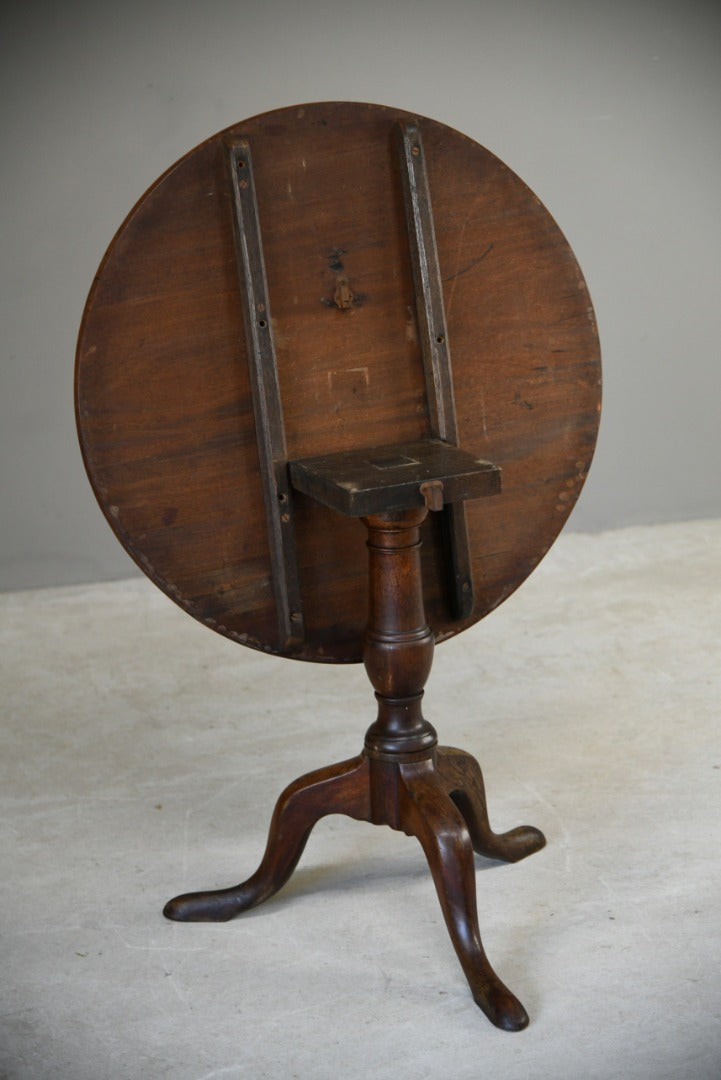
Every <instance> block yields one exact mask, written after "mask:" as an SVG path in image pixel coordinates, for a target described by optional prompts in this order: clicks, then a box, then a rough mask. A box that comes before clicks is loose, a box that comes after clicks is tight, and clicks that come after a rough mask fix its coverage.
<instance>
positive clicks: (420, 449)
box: [290, 439, 501, 517]
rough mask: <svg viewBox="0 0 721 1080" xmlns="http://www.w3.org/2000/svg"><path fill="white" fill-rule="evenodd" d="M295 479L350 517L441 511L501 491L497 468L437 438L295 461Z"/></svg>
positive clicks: (297, 485)
mask: <svg viewBox="0 0 721 1080" xmlns="http://www.w3.org/2000/svg"><path fill="white" fill-rule="evenodd" d="M290 476H291V481H292V484H293V487H294V488H295V489H296V490H297V491H302V492H303V494H304V495H310V496H311V497H312V498H314V499H316V500H317V501H318V502H320V503H323V505H324V506H329V507H331V508H332V509H333V510H338V511H339V512H340V513H341V514H347V515H349V516H351V517H364V516H365V515H367V514H377V513H382V512H384V511H392V510H408V509H410V508H411V507H414V506H428V509H429V510H430V509H433V510H441V509H442V508H443V504H444V503H451V502H456V501H460V500H463V499H479V498H482V497H486V496H489V495H498V494H500V491H501V470H500V469H499V468H498V466H497V465H494V464H493V463H492V462H490V461H482V460H479V459H478V458H476V457H474V456H473V454H468V453H466V451H464V450H461V449H459V448H458V447H456V446H449V445H448V444H447V443H443V442H440V440H438V439H423V440H422V441H419V442H413V443H395V444H394V445H392V446H379V447H375V448H373V449H371V450H344V451H341V453H339V454H325V455H323V456H322V457H317V458H305V459H304V460H302V461H291V462H290ZM433 485H435V486H433ZM428 499H431V501H432V502H433V503H434V505H433V506H429V505H428Z"/></svg>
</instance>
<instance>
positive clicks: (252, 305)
mask: <svg viewBox="0 0 721 1080" xmlns="http://www.w3.org/2000/svg"><path fill="white" fill-rule="evenodd" d="M227 153H228V172H229V176H230V186H231V191H232V193H233V210H234V214H233V225H234V230H233V232H234V236H235V248H236V254H237V259H238V277H239V280H240V297H241V301H242V305H243V323H244V326H245V351H246V355H247V358H248V368H249V372H250V383H251V392H252V396H253V412H254V415H255V421H256V422H255V433H256V439H257V443H258V461H259V465H260V478H261V483H262V488H263V502H264V505H265V519H266V531H267V536H268V548H269V554H270V567H271V580H272V583H273V596H274V599H275V607H276V615H277V620H278V638H279V641H281V642H283V648H286V649H292V648H293V647H294V646H296V645H298V644H300V643H301V642H302V640H303V635H304V630H303V605H302V601H301V595H300V581H299V578H298V560H297V555H296V548H295V526H294V523H293V497H292V492H291V486H290V482H289V478H288V470H287V468H286V464H287V460H288V454H287V451H286V447H285V428H284V426H283V403H282V401H281V397H280V384H279V382H278V365H277V361H276V356H275V341H274V337H273V318H272V315H271V310H270V298H269V296H268V283H267V281H266V277H265V260H264V258H263V241H262V237H261V232H260V222H259V221H258V204H257V201H256V197H255V181H254V178H253V157H252V154H251V149H250V144H249V142H248V140H247V139H243V138H241V139H229V140H228V142H227Z"/></svg>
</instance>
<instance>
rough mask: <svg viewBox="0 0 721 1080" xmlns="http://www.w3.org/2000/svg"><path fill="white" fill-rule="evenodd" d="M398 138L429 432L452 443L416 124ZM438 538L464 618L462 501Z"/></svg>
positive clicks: (444, 334)
mask: <svg viewBox="0 0 721 1080" xmlns="http://www.w3.org/2000/svg"><path fill="white" fill-rule="evenodd" d="M397 139H398V145H399V150H400V162H401V181H402V185H403V199H404V204H405V210H406V222H407V225H408V237H409V248H410V257H411V268H412V272H413V285H414V289H415V295H416V320H417V323H418V335H419V345H420V350H421V357H422V360H423V370H424V373H425V380H426V399H427V401H428V424H429V428H430V433H431V435H433V436H436V437H437V438H439V439H443V440H445V441H446V442H449V443H451V444H452V445H453V446H456V445H457V444H458V423H457V421H456V402H455V396H454V392H453V370H452V367H451V353H450V348H449V344H448V327H447V325H446V314H445V310H444V303H443V281H442V278H441V267H440V263H439V261H438V249H437V245H436V229H435V223H434V220H433V207H432V202H431V192H430V187H429V184H428V171H427V169H426V161H425V154H424V152H423V136H422V134H421V127H420V124H418V123H413V122H410V123H409V122H404V123H400V124H399V125H398V128H397ZM441 538H442V539H441V542H442V546H443V553H444V557H443V563H444V566H445V577H446V580H447V582H448V585H449V594H450V610H451V612H452V613H453V616H454V618H455V619H458V620H461V619H466V618H467V617H468V616H469V615H470V614H471V612H472V611H473V604H474V597H473V574H472V571H471V553H470V549H469V542H468V524H467V522H466V510H465V506H464V505H463V502H462V501H460V500H458V501H456V500H453V501H450V502H448V504H447V506H446V507H445V510H444V511H443V518H442V520H441Z"/></svg>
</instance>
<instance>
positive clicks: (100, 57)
mask: <svg viewBox="0 0 721 1080" xmlns="http://www.w3.org/2000/svg"><path fill="white" fill-rule="evenodd" d="M0 32H1V33H2V55H1V56H0V60H1V64H0V79H1V80H2V86H1V93H0V109H1V110H2V144H1V147H2V151H1V165H0V169H1V173H0V175H1V176H2V208H3V209H2V217H3V237H2V244H1V246H0V259H1V261H2V287H1V288H0V318H1V325H2V365H1V369H0V377H1V379H2V385H1V387H0V391H1V397H0V408H1V410H2V413H1V415H0V462H1V465H0V467H1V469H2V504H1V505H2V537H1V539H0V588H17V587H25V586H33V585H45V584H56V583H71V582H80V581H88V580H99V579H103V578H109V577H119V576H123V575H125V574H128V573H134V572H135V571H134V567H133V564H132V563H131V562H130V560H129V559H128V557H127V556H126V555H125V554H124V552H123V551H122V549H121V548H120V546H119V545H118V543H117V542H116V540H115V539H114V537H113V536H112V534H111V533H110V531H109V529H108V528H107V526H106V525H105V522H104V520H103V519H102V517H101V515H100V512H99V510H98V509H97V507H96V506H95V503H94V500H93V497H92V495H91V492H90V489H89V486H88V484H87V481H86V479H85V475H84V472H83V467H82V464H81V460H80V455H79V453H78V450H77V447H76V441H75V428H74V418H73V403H72V371H73V354H74V348H75V337H76V333H77V327H78V323H79V320H80V316H81V313H82V309H83V305H84V302H85V298H86V295H87V291H88V288H89V286H90V283H91V280H92V277H93V274H94V272H95V269H96V267H97V264H98V262H99V260H100V258H101V257H102V255H103V252H104V250H105V248H106V246H107V244H108V243H109V241H110V239H111V238H112V235H113V233H114V231H115V229H116V227H117V226H118V225H119V223H120V222H121V220H122V219H123V217H124V216H125V214H126V213H127V211H128V210H129V209H130V207H131V206H132V205H133V203H134V202H135V201H136V199H137V198H138V197H139V196H140V195H141V194H142V192H143V191H144V190H145V188H146V187H147V186H148V185H149V184H150V183H151V182H152V181H153V180H154V179H155V177H156V176H157V175H158V174H159V173H160V172H161V171H162V170H164V169H165V168H166V166H168V165H169V164H171V163H172V162H173V161H174V160H176V159H177V158H178V157H179V156H180V155H181V154H183V153H184V152H185V151H186V150H188V149H190V148H191V147H193V146H194V145H195V144H197V143H198V142H200V141H201V140H202V139H204V138H205V137H206V136H208V135H210V134H212V133H213V132H215V131H217V130H219V129H220V128H222V127H225V126H227V125H228V124H230V123H232V122H234V121H236V120H239V119H242V118H243V117H245V116H250V115H253V114H254V113H257V112H262V111H265V110H267V109H272V108H275V107H278V106H282V105H288V104H293V103H300V102H304V101H314V100H331V99H350V100H360V101H372V102H380V103H383V104H391V105H397V106H400V107H403V108H406V109H410V110H413V111H417V112H419V113H421V114H424V115H427V116H431V117H434V118H436V119H438V120H441V121H442V122H444V123H447V124H450V125H452V126H454V127H456V128H459V129H461V130H462V131H465V132H466V133H467V134H469V135H470V136H471V137H473V138H474V139H476V140H477V141H478V142H481V143H483V144H484V145H485V146H487V147H489V149H491V150H492V151H493V152H494V153H496V154H498V155H499V157H501V158H502V159H503V160H504V161H505V162H506V163H507V164H508V165H510V166H511V168H513V169H514V170H515V171H516V172H517V173H518V174H519V175H520V176H522V177H523V179H524V180H526V182H527V183H528V184H529V185H530V186H531V187H532V188H533V190H534V191H535V192H536V194H537V195H538V196H539V197H540V198H541V199H542V201H543V202H544V203H545V204H546V206H547V207H548V208H549V210H550V211H551V213H552V214H553V215H554V216H555V217H556V219H557V220H558V221H559V223H560V225H561V227H562V228H563V230H564V231H565V233H566V235H567V237H568V238H569V240H570V242H571V244H572V246H573V248H574V250H575V252H576V255H577V256H578V259H579V261H580V263H581V266H582V267H583V269H584V272H585V276H586V279H587V281H588V285H589V288H590V290H591V295H592V297H593V300H594V304H595V307H596V313H597V316H598V322H599V327H600V331H601V338H602V343H603V355H604V362H605V401H604V409H605V411H604V418H603V423H602V429H601V438H600V441H599V447H598V451H597V455H596V461H595V464H594V468H593V469H592V471H591V476H590V479H589V481H588V483H587V486H586V489H585V492H584V494H583V496H582V498H581V501H580V503H579V505H578V507H577V508H576V510H575V512H574V515H573V516H572V518H571V522H570V527H571V528H575V529H601V528H609V527H616V526H621V525H624V524H628V523H642V522H659V521H666V520H674V519H682V518H692V517H701V516H716V515H718V514H719V513H721V479H720V477H721V437H720V436H719V424H718V420H717V416H718V410H719V389H720V387H721V377H720V375H719V370H720V366H721V365H720V364H719V340H720V339H721V301H720V299H719V277H720V275H719V256H720V253H721V215H720V214H719V206H720V203H721V181H720V179H719V178H720V177H721V137H720V136H721V3H719V2H718V0H715V2H701V0H678V2H661V0H646V2H638V0H618V2H616V0H606V2H601V3H599V2H598V0H593V2H590V0H507V2H503V0H497V2H493V0H488V2H486V0H444V2H442V3H441V2H433V3H430V2H427V0H396V2H393V0H351V2H348V0H332V2H326V0H305V2H302V0H297V2H296V3H293V2H291V0H266V2H265V3H254V2H242V0H240V2H239V0H234V2H230V0H205V2H204V3H201V2H199V0H195V2H187V0H182V2H175V3H172V2H170V0H164V2H153V0H144V2H143V3H136V2H125V3H112V4H111V3H103V2H95V3H83V2H77V0H76V2H74V3H71V4H70V5H63V4H58V3H55V2H53V3H38V2H33V0H26V2H24V3H20V2H18V0H14V2H13V0H10V2H8V0H6V3H5V5H4V6H3V16H2V24H1V25H0Z"/></svg>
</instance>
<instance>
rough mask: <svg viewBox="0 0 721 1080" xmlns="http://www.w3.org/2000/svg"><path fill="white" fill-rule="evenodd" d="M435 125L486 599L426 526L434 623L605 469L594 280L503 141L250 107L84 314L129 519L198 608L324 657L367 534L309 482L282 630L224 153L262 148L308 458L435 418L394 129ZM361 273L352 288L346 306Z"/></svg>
mask: <svg viewBox="0 0 721 1080" xmlns="http://www.w3.org/2000/svg"><path fill="white" fill-rule="evenodd" d="M412 120H417V121H418V124H419V127H420V130H421V131H422V137H423V146H424V154H425V160H426V167H427V172H428V183H429V187H430V193H431V197H432V204H433V216H434V219H435V232H436V243H437V249H438V261H439V265H440V272H441V278H442V282H443V296H444V305H445V315H446V326H447V331H448V343H449V348H450V355H451V363H452V371H453V383H454V390H455V402H456V414H457V427H458V443H459V445H460V446H461V447H462V448H463V449H464V450H468V451H470V452H471V453H473V454H475V455H477V456H478V457H482V458H486V459H488V460H489V461H491V462H493V463H495V464H498V465H500V466H501V469H502V482H503V490H502V493H501V494H500V495H496V496H494V497H492V498H482V499H477V500H473V501H469V502H467V503H466V504H465V505H466V515H467V522H468V535H469V551H470V561H471V568H472V574H473V583H474V605H473V610H472V612H471V613H470V615H468V616H467V617H465V618H463V619H461V620H456V619H455V618H454V616H453V613H452V611H451V609H450V607H449V603H448V599H447V596H446V593H445V589H444V572H443V566H442V565H441V562H442V558H443V555H442V544H441V536H440V528H439V525H438V520H437V518H438V515H435V514H430V515H429V518H428V520H427V522H426V523H425V524H424V526H423V531H422V537H423V580H424V593H425V603H426V613H427V617H428V621H429V624H430V625H431V627H432V629H433V630H434V632H435V635H436V639H437V640H438V641H441V640H444V639H445V638H448V637H451V636H453V635H454V634H456V633H458V632H459V631H462V630H463V629H465V628H466V627H468V626H469V625H471V624H472V623H475V622H476V621H477V620H479V619H480V618H482V617H483V616H485V615H486V614H488V612H490V611H492V610H493V609H494V608H495V607H497V606H498V605H499V604H500V603H501V602H502V601H503V600H504V599H506V597H508V596H509V595H510V594H511V593H512V592H513V591H514V590H515V589H516V588H517V587H518V586H519V585H520V584H521V583H522V582H523V581H524V580H525V578H526V577H527V576H528V575H529V574H530V573H531V571H532V570H533V569H534V567H535V566H536V565H537V564H538V563H539V561H540V560H541V559H542V557H543V556H544V554H545V553H546V552H547V551H548V548H549V547H550V545H551V544H552V543H553V541H554V539H555V538H556V536H557V535H558V533H559V531H560V530H561V528H562V526H563V524H564V522H565V521H566V518H567V517H568V515H569V513H570V511H571V509H572V508H573V505H574V503H575V501H576V499H577V497H578V495H579V492H580V490H581V487H582V485H583V482H584V480H585V477H586V473H587V471H588V468H589V465H590V462H591V458H592V455H593V449H594V445H595V440H596V434H597V430H598V422H599V413H600V396H601V391H600V384H601V380H600V355H599V345H598V336H597V332H596V325H595V320H594V314H593V309H592V306H591V300H590V298H589V295H588V291H587V289H586V285H585V282H584V279H583V275H582V274H581V271H580V269H579V267H578V264H577V262H576V259H575V258H574V255H573V252H572V251H571V249H570V247H569V245H568V242H567V241H566V239H565V238H564V236H563V234H562V233H561V231H560V230H559V228H558V226H557V225H556V223H555V221H554V220H553V218H552V217H551V215H550V214H549V213H548V211H547V210H546V209H545V208H544V207H543V205H542V204H541V203H540V201H539V200H538V199H537V198H536V196H535V195H534V194H533V192H532V191H530V190H529V188H528V187H526V185H525V184H524V183H523V182H522V181H521V180H520V179H519V178H518V177H517V176H516V175H515V174H514V173H513V172H512V171H511V170H510V169H509V168H508V167H507V166H506V165H504V164H503V163H502V162H501V161H500V160H499V159H498V158H496V157H495V156H494V155H493V154H491V153H490V152H489V151H488V150H486V149H484V148H483V147H482V146H480V145H478V144H477V143H475V142H473V141H472V140H470V139H469V138H467V137H465V136H464V135H461V134H459V133H458V132H457V131H455V130H453V129H451V128H449V127H447V126H445V125H444V124H440V123H437V122H435V121H433V120H428V119H424V118H419V117H415V116H413V115H412V114H409V113H407V112H404V111H402V110H398V109H393V108H386V107H382V106H378V105H366V104H358V103H346V102H332V103H318V104H312V105H305V106H301V107H292V108H285V109H280V110H276V111H274V112H270V113H266V114H263V115H261V116H256V117H253V118H251V119H248V120H245V121H243V122H242V123H239V124H236V125H233V127H231V128H229V129H227V130H226V131H225V132H221V133H219V134H218V135H215V136H213V137H211V138H209V139H207V140H206V141H205V142H203V143H202V144H201V145H200V146H198V147H197V148H196V149H195V150H193V151H191V152H190V153H188V154H187V155H186V156H185V157H183V158H181V160H180V161H179V162H177V163H176V164H175V165H173V166H172V167H171V168H170V169H169V170H168V171H167V172H166V173H164V174H163V175H162V176H161V177H160V178H159V180H158V181H157V182H156V183H155V184H154V185H153V186H152V187H151V188H150V189H149V190H148V191H147V192H146V193H145V195H143V197H142V198H141V199H140V201H139V202H138V203H137V205H136V206H135V208H134V209H133V210H132V211H131V213H130V214H129V216H128V217H127V219H126V220H125V222H124V223H123V225H122V226H121V228H120V229H119V231H118V233H117V234H116V236H115V238H114V240H113V241H112V243H111V245H110V247H109V249H108V251H107V253H106V255H105V257H104V259H103V261H102V264H101V266H100V269H99V271H98V274H97V276H96V278H95V281H94V283H93V286H92V289H91V291H90V295H89V298H88V301H87V305H86V309H85V314H84V317H83V322H82V326H81V330H80V336H79V342H78V350H77V363H76V408H77V420H78V430H79V436H80V442H81V447H82V451H83V456H84V460H85V465H86V468H87V471H88V475H89V477H90V481H91V484H92V486H93V489H94V491H95V494H96V496H97V499H98V501H99V503H100V506H101V508H102V510H103V512H104V514H105V516H106V518H107V520H108V522H109V523H110V525H111V527H112V528H113V530H114V532H115V534H116V536H117V537H118V539H119V540H120V542H121V543H122V544H123V546H124V547H125V549H126V550H127V551H128V552H129V554H130V555H131V556H132V557H133V559H135V561H136V562H137V564H138V565H139V566H140V567H141V569H142V570H143V571H144V572H145V573H146V574H147V575H148V576H149V577H150V578H151V579H152V580H153V581H154V582H155V584H156V585H158V586H159V587H160V588H161V589H162V590H163V591H164V592H165V593H167V595H168V596H170V597H171V598H172V599H173V600H174V601H176V602H177V603H178V604H179V605H180V606H181V607H182V608H184V609H185V610H186V611H187V612H188V613H189V614H190V615H192V616H194V617H195V618H196V619H198V620H200V621H201V622H203V623H205V624H206V625H207V626H209V627H212V629H214V630H216V631H218V632H219V633H221V634H224V635H225V636H226V637H229V638H231V639H233V640H234V641H238V642H241V643H242V644H245V645H249V646H251V647H254V648H259V649H263V650H265V651H267V652H270V653H276V654H280V655H289V656H290V655H292V656H294V657H297V658H300V659H305V660H317V661H330V662H354V661H358V660H360V659H361V652H362V640H363V633H364V629H365V624H366V618H367V610H368V607H367V589H368V586H367V553H366V550H365V530H364V528H363V525H362V524H361V523H360V522H359V521H358V520H357V519H354V518H349V517H344V516H342V515H341V514H339V513H337V512H335V511H333V510H331V509H329V508H327V507H324V506H322V505H320V504H319V503H316V502H315V501H313V500H311V499H310V498H308V497H307V496H303V495H297V497H295V500H294V502H295V536H296V546H297V558H298V568H299V575H300V586H301V590H302V602H303V612H304V617H305V639H304V641H303V642H302V644H300V645H298V646H293V647H292V648H290V647H288V646H287V645H286V644H284V643H283V641H282V640H281V639H280V637H279V630H278V625H277V618H276V607H275V599H274V592H273V583H272V580H271V570H270V547H269V541H268V535H267V529H266V520H265V513H264V499H263V487H262V483H261V478H260V468H259V456H258V449H257V440H256V425H255V416H254V411H253V401H252V387H251V378H250V375H249V368H248V363H247V357H246V344H245V334H244V322H243V307H242V303H241V287H240V284H239V278H238V269H237V262H236V253H235V246H234V236H233V228H234V226H233V196H232V191H231V183H230V179H229V171H228V167H227V163H226V146H225V144H226V139H227V137H228V136H229V135H237V136H243V137H244V138H247V139H248V141H249V144H250V146H251V147H252V155H253V169H254V180H255V189H256V194H257V203H258V214H259V220H260V226H261V231H262V242H263V249H264V255H265V267H266V275H267V285H268V296H269V299H270V305H271V311H272V326H273V333H274V337H275V348H276V355H277V364H278V380H279V385H280V391H281V396H282V407H283V419H284V425H285V439H286V445H287V453H288V459H289V460H293V459H298V458H305V457H311V456H314V455H322V454H329V453H334V452H338V451H345V450H351V449H358V448H365V447H368V448H371V447H374V446H383V445H388V444H393V443H398V442H406V441H409V442H410V441H413V440H418V439H424V438H426V437H428V436H429V434H432V432H431V431H430V430H429V429H430V420H429V410H428V403H427V400H426V391H425V381H424V373H423V365H422V361H421V354H420V345H419V331H418V324H417V319H416V308H415V294H414V286H413V275H412V268H411V261H410V258H409V241H408V232H407V227H406V220H405V213H404V205H403V193H402V185H401V180H400V176H399V163H398V156H397V153H396V150H395V148H394V140H393V132H394V130H395V128H396V125H397V123H398V122H399V121H412ZM339 275H342V277H343V279H344V280H347V282H348V283H349V287H350V289H352V293H353V303H352V305H351V306H350V307H348V308H346V309H343V308H342V307H341V306H339V304H338V302H337V289H338V282H339V280H340V278H339Z"/></svg>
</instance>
